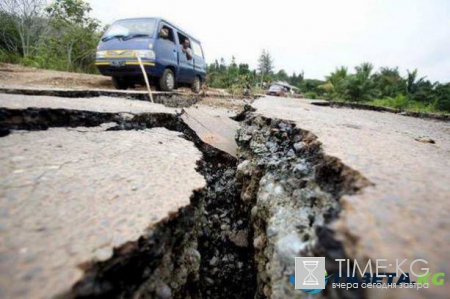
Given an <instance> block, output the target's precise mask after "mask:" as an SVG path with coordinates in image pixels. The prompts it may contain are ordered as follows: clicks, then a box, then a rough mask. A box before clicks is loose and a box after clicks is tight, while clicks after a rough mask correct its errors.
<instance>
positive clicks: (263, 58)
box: [258, 50, 274, 81]
mask: <svg viewBox="0 0 450 299" xmlns="http://www.w3.org/2000/svg"><path fill="white" fill-rule="evenodd" d="M273 69H274V65H273V58H272V55H270V53H269V52H268V51H266V50H262V52H261V55H260V56H259V59H258V71H259V74H260V76H261V81H262V80H264V78H266V76H270V75H271V74H272V73H273Z"/></svg>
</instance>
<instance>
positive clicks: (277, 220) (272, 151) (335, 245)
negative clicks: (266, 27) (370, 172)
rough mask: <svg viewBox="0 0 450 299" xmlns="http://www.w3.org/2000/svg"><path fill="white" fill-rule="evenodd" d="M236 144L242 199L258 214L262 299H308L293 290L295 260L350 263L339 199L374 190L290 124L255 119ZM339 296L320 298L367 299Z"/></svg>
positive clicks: (253, 216)
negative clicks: (338, 232)
mask: <svg viewBox="0 0 450 299" xmlns="http://www.w3.org/2000/svg"><path fill="white" fill-rule="evenodd" d="M237 142H238V146H239V153H238V158H239V165H238V168H237V179H238V182H240V184H241V185H242V189H241V199H242V201H243V202H244V203H246V204H247V205H249V206H251V207H252V208H251V221H252V225H253V246H254V250H255V262H256V266H257V294H256V298H265V297H270V298H302V297H304V296H305V293H303V292H301V291H299V290H295V289H294V288H293V286H292V284H291V283H290V282H289V276H290V275H291V274H293V273H294V267H295V259H294V258H295V257H296V256H325V257H331V256H332V257H333V259H334V258H338V257H344V255H345V253H344V251H343V250H342V248H341V246H340V244H339V242H338V241H337V240H333V232H332V230H331V229H330V227H329V224H330V223H332V221H333V220H335V219H336V218H337V217H338V214H339V212H340V210H341V207H340V203H339V199H340V197H341V196H342V195H344V194H352V193H355V192H357V191H358V190H360V189H361V188H363V187H365V186H367V185H369V184H370V183H369V182H368V181H367V180H366V179H365V178H364V177H362V176H361V175H360V174H359V173H358V172H356V171H353V170H352V169H349V168H348V167H346V166H345V165H343V164H342V163H341V162H340V161H339V160H337V159H335V158H332V157H328V156H325V155H324V153H323V152H322V149H321V144H320V142H319V141H318V140H317V137H316V136H314V135H313V134H312V133H310V132H307V131H303V130H301V129H298V128H296V127H295V124H293V123H290V122H288V121H282V120H277V119H267V118H264V117H261V116H252V115H249V116H247V118H246V119H245V120H244V121H243V122H242V123H241V127H240V129H239V130H238V134H237ZM328 270H333V269H328ZM333 291H334V290H331V289H327V290H326V291H325V292H323V293H321V295H322V296H325V297H327V298H334V297H343V296H346V297H351V296H357V297H361V296H362V294H354V293H353V292H347V294H341V295H339V294H332V293H331V292H333Z"/></svg>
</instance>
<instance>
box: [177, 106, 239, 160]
mask: <svg viewBox="0 0 450 299" xmlns="http://www.w3.org/2000/svg"><path fill="white" fill-rule="evenodd" d="M184 110H185V111H186V113H184V114H183V115H182V119H183V121H184V122H185V123H187V124H188V125H189V127H191V128H192V129H193V130H194V131H195V132H196V133H197V134H198V135H199V137H200V138H201V139H202V140H203V142H206V143H208V144H211V145H214V146H215V147H217V148H218V149H221V150H223V151H224V152H227V153H229V154H230V155H232V156H236V150H237V144H236V140H235V135H236V131H237V127H238V122H236V121H234V120H232V119H231V118H230V117H232V116H234V115H235V114H234V113H233V112H231V111H230V110H228V109H224V108H212V107H209V106H205V105H197V106H195V107H191V108H186V109H184Z"/></svg>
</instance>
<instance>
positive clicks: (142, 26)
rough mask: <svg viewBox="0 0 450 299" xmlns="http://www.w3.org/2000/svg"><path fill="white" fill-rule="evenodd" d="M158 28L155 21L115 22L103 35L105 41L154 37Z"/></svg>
mask: <svg viewBox="0 0 450 299" xmlns="http://www.w3.org/2000/svg"><path fill="white" fill-rule="evenodd" d="M155 27H156V20H154V19H134V20H132V19H131V20H120V21H117V22H114V23H113V24H112V25H111V27H109V29H108V31H106V33H105V34H104V35H103V39H102V40H103V41H107V40H110V39H113V38H114V37H133V36H153V33H154V31H155Z"/></svg>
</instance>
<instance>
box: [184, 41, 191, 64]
mask: <svg viewBox="0 0 450 299" xmlns="http://www.w3.org/2000/svg"><path fill="white" fill-rule="evenodd" d="M182 51H183V53H185V54H186V57H187V59H188V60H191V59H192V50H191V48H190V42H189V39H187V38H185V39H184V42H183V49H182Z"/></svg>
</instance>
